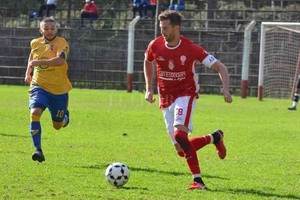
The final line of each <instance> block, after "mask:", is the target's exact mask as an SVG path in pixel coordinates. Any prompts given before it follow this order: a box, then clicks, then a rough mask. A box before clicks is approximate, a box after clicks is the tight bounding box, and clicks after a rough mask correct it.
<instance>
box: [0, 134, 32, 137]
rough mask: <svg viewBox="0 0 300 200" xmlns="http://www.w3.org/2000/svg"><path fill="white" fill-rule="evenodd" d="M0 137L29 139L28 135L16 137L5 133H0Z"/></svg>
mask: <svg viewBox="0 0 300 200" xmlns="http://www.w3.org/2000/svg"><path fill="white" fill-rule="evenodd" d="M0 136H3V137H19V138H29V137H30V135H27V136H25V135H16V134H6V133H0Z"/></svg>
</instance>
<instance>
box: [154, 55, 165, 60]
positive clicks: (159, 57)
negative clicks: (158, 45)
mask: <svg viewBox="0 0 300 200" xmlns="http://www.w3.org/2000/svg"><path fill="white" fill-rule="evenodd" d="M156 60H158V61H165V59H164V58H163V57H162V56H158V58H157V59H156Z"/></svg>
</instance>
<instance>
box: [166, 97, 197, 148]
mask: <svg viewBox="0 0 300 200" xmlns="http://www.w3.org/2000/svg"><path fill="white" fill-rule="evenodd" d="M195 106H196V98H195V97H190V96H183V97H179V98H177V99H176V100H175V102H174V103H173V104H171V105H170V106H169V107H167V108H164V109H162V112H163V116H164V120H165V125H166V128H167V131H168V133H169V136H170V139H171V141H172V143H173V144H176V143H177V142H176V141H175V138H174V127H175V126H177V125H184V126H186V127H187V128H188V130H189V133H191V132H192V130H193V124H192V115H193V112H194V109H195Z"/></svg>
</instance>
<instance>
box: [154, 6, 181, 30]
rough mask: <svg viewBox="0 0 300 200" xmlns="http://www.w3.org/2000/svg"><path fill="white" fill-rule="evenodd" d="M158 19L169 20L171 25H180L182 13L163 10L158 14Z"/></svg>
mask: <svg viewBox="0 0 300 200" xmlns="http://www.w3.org/2000/svg"><path fill="white" fill-rule="evenodd" d="M158 19H159V21H164V20H170V23H171V25H172V26H176V25H178V26H180V25H181V19H182V15H181V14H180V13H179V12H177V11H175V10H165V11H164V12H162V13H161V14H160V15H159V16H158Z"/></svg>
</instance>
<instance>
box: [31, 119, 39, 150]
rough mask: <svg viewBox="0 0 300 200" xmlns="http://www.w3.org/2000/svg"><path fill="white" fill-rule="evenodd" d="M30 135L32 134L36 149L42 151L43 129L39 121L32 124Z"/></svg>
mask: <svg viewBox="0 0 300 200" xmlns="http://www.w3.org/2000/svg"><path fill="white" fill-rule="evenodd" d="M30 133H31V137H32V142H33V145H34V147H35V148H36V149H42V147H41V135H42V128H41V123H40V122H39V121H31V122H30Z"/></svg>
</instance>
